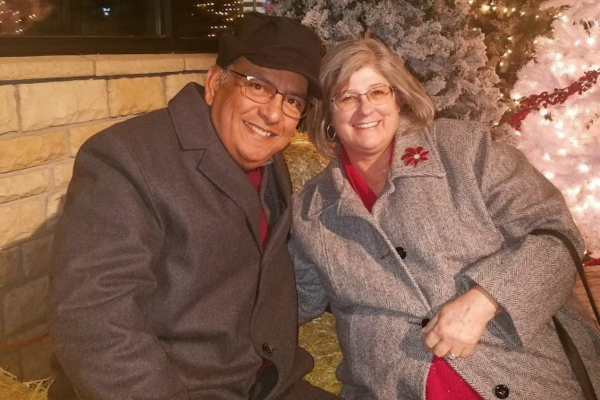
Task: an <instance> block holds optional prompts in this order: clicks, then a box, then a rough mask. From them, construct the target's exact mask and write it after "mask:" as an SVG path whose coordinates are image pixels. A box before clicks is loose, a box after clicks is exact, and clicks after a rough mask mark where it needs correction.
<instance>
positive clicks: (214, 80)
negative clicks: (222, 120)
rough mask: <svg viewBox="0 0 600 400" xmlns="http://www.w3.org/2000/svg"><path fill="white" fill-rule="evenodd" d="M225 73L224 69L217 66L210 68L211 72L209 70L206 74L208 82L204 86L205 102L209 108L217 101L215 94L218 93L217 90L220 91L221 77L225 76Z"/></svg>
mask: <svg viewBox="0 0 600 400" xmlns="http://www.w3.org/2000/svg"><path fill="white" fill-rule="evenodd" d="M223 72H225V71H224V70H223V68H221V67H220V66H219V65H217V64H215V65H213V66H212V67H211V68H210V70H208V73H207V74H206V81H205V84H204V88H205V90H204V100H205V101H206V104H208V105H209V106H210V105H211V104H212V102H213V100H214V99H215V94H216V93H217V90H219V86H221V75H223Z"/></svg>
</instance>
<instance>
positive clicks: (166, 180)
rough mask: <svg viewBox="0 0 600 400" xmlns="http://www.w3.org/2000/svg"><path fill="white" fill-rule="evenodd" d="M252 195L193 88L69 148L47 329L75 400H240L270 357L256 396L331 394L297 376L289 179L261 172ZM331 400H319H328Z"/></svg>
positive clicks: (276, 162)
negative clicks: (70, 167) (263, 391)
mask: <svg viewBox="0 0 600 400" xmlns="http://www.w3.org/2000/svg"><path fill="white" fill-rule="evenodd" d="M262 170H263V174H262V175H263V179H262V184H261V188H260V198H261V199H262V201H263V205H264V207H265V213H266V216H267V219H268V222H269V233H268V236H267V238H266V241H265V244H264V247H261V245H260V244H259V196H257V194H256V191H255V189H254V188H253V187H252V185H251V183H250V181H249V180H248V179H247V178H246V176H245V175H244V173H243V171H242V170H241V168H240V167H239V166H238V165H237V164H235V162H234V161H233V159H232V158H231V157H230V156H229V155H228V153H227V152H226V150H225V148H224V147H223V145H222V144H221V142H220V140H219V138H218V136H217V135H216V133H215V131H214V129H213V127H212V124H211V122H210V116H209V109H208V107H207V105H206V103H205V102H204V91H203V88H202V87H200V86H198V85H195V84H190V85H188V86H186V87H185V88H184V89H183V90H182V91H181V92H180V93H179V94H178V95H177V96H176V97H175V98H174V99H173V100H172V101H171V102H169V106H168V108H167V109H163V110H158V111H156V112H152V113H149V114H147V115H144V116H141V117H139V118H134V119H132V120H129V121H126V122H124V123H121V124H118V125H115V126H113V127H111V128H109V129H108V130H106V131H104V132H102V133H99V134H98V135H96V136H94V137H92V138H91V139H90V140H88V141H87V142H86V143H85V144H84V145H83V147H82V148H81V150H80V152H79V154H78V156H77V159H76V162H75V168H74V176H73V179H72V181H71V184H70V186H69V190H68V194H67V198H66V204H65V210H64V214H63V217H62V218H61V220H60V222H59V224H58V229H57V232H56V237H55V248H54V256H53V262H52V270H51V295H50V297H51V298H50V300H51V301H50V322H51V334H52V337H53V339H54V343H55V346H56V354H57V356H58V359H59V360H60V363H61V364H62V367H63V369H64V371H65V372H66V374H67V375H68V376H69V378H70V379H71V381H72V383H73V386H74V387H75V388H76V389H77V391H78V394H79V396H80V397H82V398H85V399H100V398H101V399H106V400H108V399H181V400H183V399H186V400H187V399H190V400H194V399H197V400H200V399H210V400H239V399H246V398H248V393H249V391H250V388H251V386H252V385H253V384H254V382H255V381H256V371H257V370H258V368H259V367H260V366H261V364H262V363H263V359H266V360H269V361H271V362H272V363H273V365H274V366H276V373H275V374H273V372H274V369H273V368H271V369H270V370H269V371H271V374H269V375H270V376H273V375H275V376H276V377H278V380H277V383H276V386H275V388H274V390H273V391H272V392H271V394H270V395H269V396H268V397H267V398H268V399H298V400H300V399H308V398H311V399H315V398H316V399H318V398H323V399H326V398H336V397H335V396H333V395H328V394H326V393H324V392H322V391H320V390H318V389H316V388H313V387H311V386H310V385H308V384H307V383H305V382H303V381H300V378H301V377H302V376H303V375H304V374H305V373H306V372H308V371H309V370H310V369H311V366H312V359H311V358H310V356H309V355H308V354H307V353H306V352H305V351H304V350H302V349H300V348H299V347H298V346H297V309H296V307H297V302H296V289H295V284H294V275H293V269H292V266H291V262H290V257H289V255H288V250H287V247H286V238H287V234H288V231H289V228H290V223H291V211H290V196H291V187H290V182H289V175H288V172H287V168H286V166H285V163H284V160H283V158H282V157H281V155H280V154H277V155H276V156H275V157H274V159H273V163H272V164H270V165H269V166H266V167H263V168H262ZM330 396H331V397H330Z"/></svg>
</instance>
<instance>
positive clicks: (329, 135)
mask: <svg viewBox="0 0 600 400" xmlns="http://www.w3.org/2000/svg"><path fill="white" fill-rule="evenodd" d="M331 128H333V126H331V124H327V128H325V135H326V136H327V140H329V141H330V142H333V141H335V138H336V137H337V134H336V133H335V130H333V129H331ZM330 129H331V130H330ZM332 132H333V133H332Z"/></svg>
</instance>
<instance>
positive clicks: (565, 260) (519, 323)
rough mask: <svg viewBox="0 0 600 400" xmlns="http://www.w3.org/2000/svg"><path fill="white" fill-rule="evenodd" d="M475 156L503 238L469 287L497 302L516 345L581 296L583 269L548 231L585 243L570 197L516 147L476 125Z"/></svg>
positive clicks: (471, 274) (471, 272) (467, 278)
mask: <svg viewBox="0 0 600 400" xmlns="http://www.w3.org/2000/svg"><path fill="white" fill-rule="evenodd" d="M470 134H471V135H472V138H475V139H474V140H475V141H477V144H476V146H475V147H474V150H473V152H472V153H471V156H472V157H473V165H474V172H475V176H476V179H477V180H478V184H479V187H480V190H481V193H482V195H483V200H484V201H485V204H486V206H487V208H488V211H489V215H490V216H491V218H492V220H493V221H494V224H495V226H496V228H497V230H498V232H500V234H501V235H502V236H503V246H502V248H501V249H500V250H499V251H498V252H497V253H496V254H493V255H491V256H489V257H487V258H484V259H481V260H478V261H477V262H475V263H473V264H472V265H470V266H468V267H467V268H465V270H464V273H463V275H462V276H461V277H460V278H459V283H462V286H463V289H464V290H467V289H468V288H469V287H470V286H472V285H473V284H477V285H479V286H481V287H482V288H484V289H485V290H486V291H487V292H488V293H489V294H490V295H492V297H494V298H495V299H496V301H497V302H498V304H499V305H500V306H501V307H502V309H503V313H501V314H500V315H499V316H497V317H496V321H497V322H499V323H500V326H501V328H502V329H503V330H504V331H505V333H506V335H507V339H508V342H509V343H511V344H512V345H514V346H519V345H522V344H524V343H527V342H528V341H530V340H532V339H534V338H535V337H536V336H537V333H538V332H540V331H541V330H542V329H543V327H544V325H546V324H547V323H548V322H549V321H550V320H551V318H552V316H553V315H554V314H555V313H556V312H557V311H558V309H559V308H560V307H561V306H562V305H563V304H564V303H565V302H566V301H567V299H568V298H569V297H570V296H571V294H572V291H573V285H574V282H575V277H576V269H575V264H574V262H573V259H572V258H571V256H570V254H569V251H568V249H567V248H566V247H565V245H564V244H563V243H562V242H561V241H560V240H559V239H557V238H556V237H554V236H552V235H547V234H545V235H535V234H532V232H533V231H534V230H537V229H545V230H550V231H555V232H560V233H562V234H563V235H565V236H566V237H567V238H568V239H569V240H570V241H571V242H572V243H573V245H574V246H575V247H576V249H577V251H578V252H579V253H580V254H581V252H582V250H583V242H582V239H581V237H580V235H579V232H578V230H577V228H576V226H575V223H574V222H573V219H572V218H571V215H570V213H569V210H568V208H567V206H566V203H565V201H564V198H563V196H562V194H561V193H560V191H559V190H558V189H557V188H555V187H554V186H553V185H552V184H551V183H550V182H549V181H548V180H547V179H546V178H545V177H544V176H543V175H542V174H541V173H540V172H539V171H537V170H536V169H535V168H534V167H533V166H532V165H531V164H529V162H528V161H527V159H526V158H525V156H524V155H523V154H522V153H521V152H520V151H519V150H517V149H516V148H514V147H512V146H509V145H505V144H501V143H496V142H493V141H492V140H491V138H490V136H489V134H488V133H487V132H484V131H483V130H482V129H481V128H474V129H473V131H472V132H470Z"/></svg>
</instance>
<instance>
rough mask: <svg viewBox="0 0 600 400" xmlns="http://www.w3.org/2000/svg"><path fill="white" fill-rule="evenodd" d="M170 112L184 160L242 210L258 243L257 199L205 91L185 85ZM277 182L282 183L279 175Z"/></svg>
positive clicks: (198, 87)
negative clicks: (229, 149)
mask: <svg viewBox="0 0 600 400" xmlns="http://www.w3.org/2000/svg"><path fill="white" fill-rule="evenodd" d="M168 111H169V114H170V116H171V120H172V122H173V126H174V128H175V132H176V134H177V138H178V140H179V143H180V145H181V150H182V151H183V152H184V156H185V157H188V158H190V159H191V160H192V162H195V163H197V164H196V165H197V167H196V169H197V170H198V172H200V173H201V174H203V175H204V176H205V177H206V178H207V179H208V180H210V181H211V182H212V183H213V184H214V185H215V186H216V187H218V188H219V190H220V191H221V192H222V193H224V194H225V195H226V196H228V197H229V198H230V199H231V200H232V201H233V202H235V203H236V204H237V205H238V206H239V207H240V208H241V209H242V210H243V212H244V213H245V214H246V218H247V219H248V221H249V225H250V227H251V230H252V234H253V235H254V239H255V240H256V242H257V243H259V242H260V239H259V230H260V224H259V213H258V210H259V200H258V196H257V195H256V191H255V190H254V187H253V186H252V184H251V183H250V181H249V180H248V179H247V178H246V176H245V174H244V172H243V170H242V168H241V167H240V166H239V165H238V164H237V163H236V162H235V161H234V160H233V158H231V156H230V155H229V153H228V152H227V150H226V149H225V147H224V146H223V144H222V142H221V140H220V139H219V136H218V135H217V132H216V131H215V129H214V127H213V125H212V122H211V118H210V108H209V107H208V105H207V104H206V102H205V100H204V88H203V87H202V86H200V85H198V84H195V83H190V84H188V85H186V86H185V87H184V88H183V89H182V90H181V91H180V92H179V93H178V94H177V95H176V96H175V97H174V98H173V99H172V100H171V101H170V102H169V105H168ZM281 162H283V161H281ZM274 169H277V168H274ZM276 179H277V183H280V181H281V178H277V174H276ZM288 186H289V184H288ZM259 247H260V246H259Z"/></svg>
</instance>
